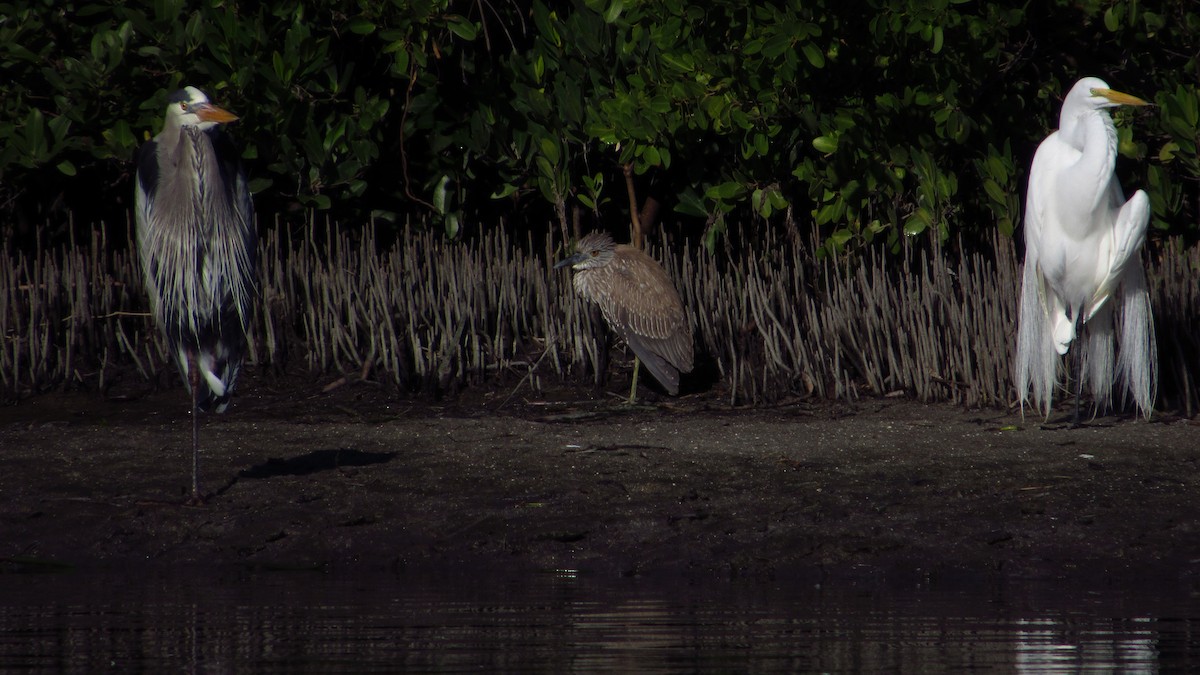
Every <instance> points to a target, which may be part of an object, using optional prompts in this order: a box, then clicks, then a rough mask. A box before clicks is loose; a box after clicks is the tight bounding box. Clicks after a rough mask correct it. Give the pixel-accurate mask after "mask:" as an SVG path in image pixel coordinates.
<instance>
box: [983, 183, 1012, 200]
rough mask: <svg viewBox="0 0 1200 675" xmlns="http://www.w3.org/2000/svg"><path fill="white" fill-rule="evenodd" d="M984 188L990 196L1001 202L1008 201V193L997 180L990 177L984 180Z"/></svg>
mask: <svg viewBox="0 0 1200 675" xmlns="http://www.w3.org/2000/svg"><path fill="white" fill-rule="evenodd" d="M983 189H984V191H985V192H987V193H988V196H989V197H991V198H992V200H993V201H996V202H998V203H1000V204H1007V203H1008V194H1007V193H1005V192H1004V190H1003V189H1002V188H1001V187H1000V185H999V184H998V183H996V181H994V180H992V179H991V178H988V179H986V180H984V181H983Z"/></svg>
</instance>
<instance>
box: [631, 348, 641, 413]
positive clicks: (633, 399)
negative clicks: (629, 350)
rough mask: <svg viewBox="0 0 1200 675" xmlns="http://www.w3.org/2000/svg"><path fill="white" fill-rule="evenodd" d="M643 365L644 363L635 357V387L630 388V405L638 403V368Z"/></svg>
mask: <svg viewBox="0 0 1200 675" xmlns="http://www.w3.org/2000/svg"><path fill="white" fill-rule="evenodd" d="M641 365H642V362H641V361H640V360H639V359H638V357H636V356H635V357H633V385H631V386H630V387H629V405H633V404H634V403H637V378H638V367H639V366H641Z"/></svg>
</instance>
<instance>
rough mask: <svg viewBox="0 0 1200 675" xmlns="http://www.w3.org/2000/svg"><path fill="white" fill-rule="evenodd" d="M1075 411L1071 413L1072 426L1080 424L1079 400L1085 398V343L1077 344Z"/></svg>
mask: <svg viewBox="0 0 1200 675" xmlns="http://www.w3.org/2000/svg"><path fill="white" fill-rule="evenodd" d="M1071 360H1072V361H1074V362H1075V412H1074V413H1072V415H1071V426H1072V427H1077V426H1079V419H1080V416H1079V401H1080V399H1082V398H1083V345H1082V344H1077V345H1075V357H1074V358H1073V359H1071Z"/></svg>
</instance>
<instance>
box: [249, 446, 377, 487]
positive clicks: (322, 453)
mask: <svg viewBox="0 0 1200 675" xmlns="http://www.w3.org/2000/svg"><path fill="white" fill-rule="evenodd" d="M395 456H396V453H394V452H363V451H361V450H355V449H353V448H341V449H338V450H316V451H313V452H309V453H305V454H303V455H300V456H298V457H292V458H291V459H280V458H278V457H272V458H270V459H268V460H267V461H265V462H263V463H262V464H258V465H256V466H252V467H250V468H249V469H246V470H244V471H241V472H239V473H238V476H237V477H238V478H239V479H240V478H248V479H252V480H265V479H268V478H277V477H279V476H307V475H309V474H313V473H320V472H322V471H334V470H337V469H342V468H346V467H361V466H371V465H374V464H386V463H387V462H390V461H391V460H392V458H394V457H395Z"/></svg>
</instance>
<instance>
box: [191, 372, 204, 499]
mask: <svg viewBox="0 0 1200 675" xmlns="http://www.w3.org/2000/svg"><path fill="white" fill-rule="evenodd" d="M188 384H189V385H191V389H192V501H193V502H197V503H198V502H200V501H202V500H201V499H200V406H199V398H200V364H199V363H197V360H196V354H195V352H191V351H189V352H188Z"/></svg>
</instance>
